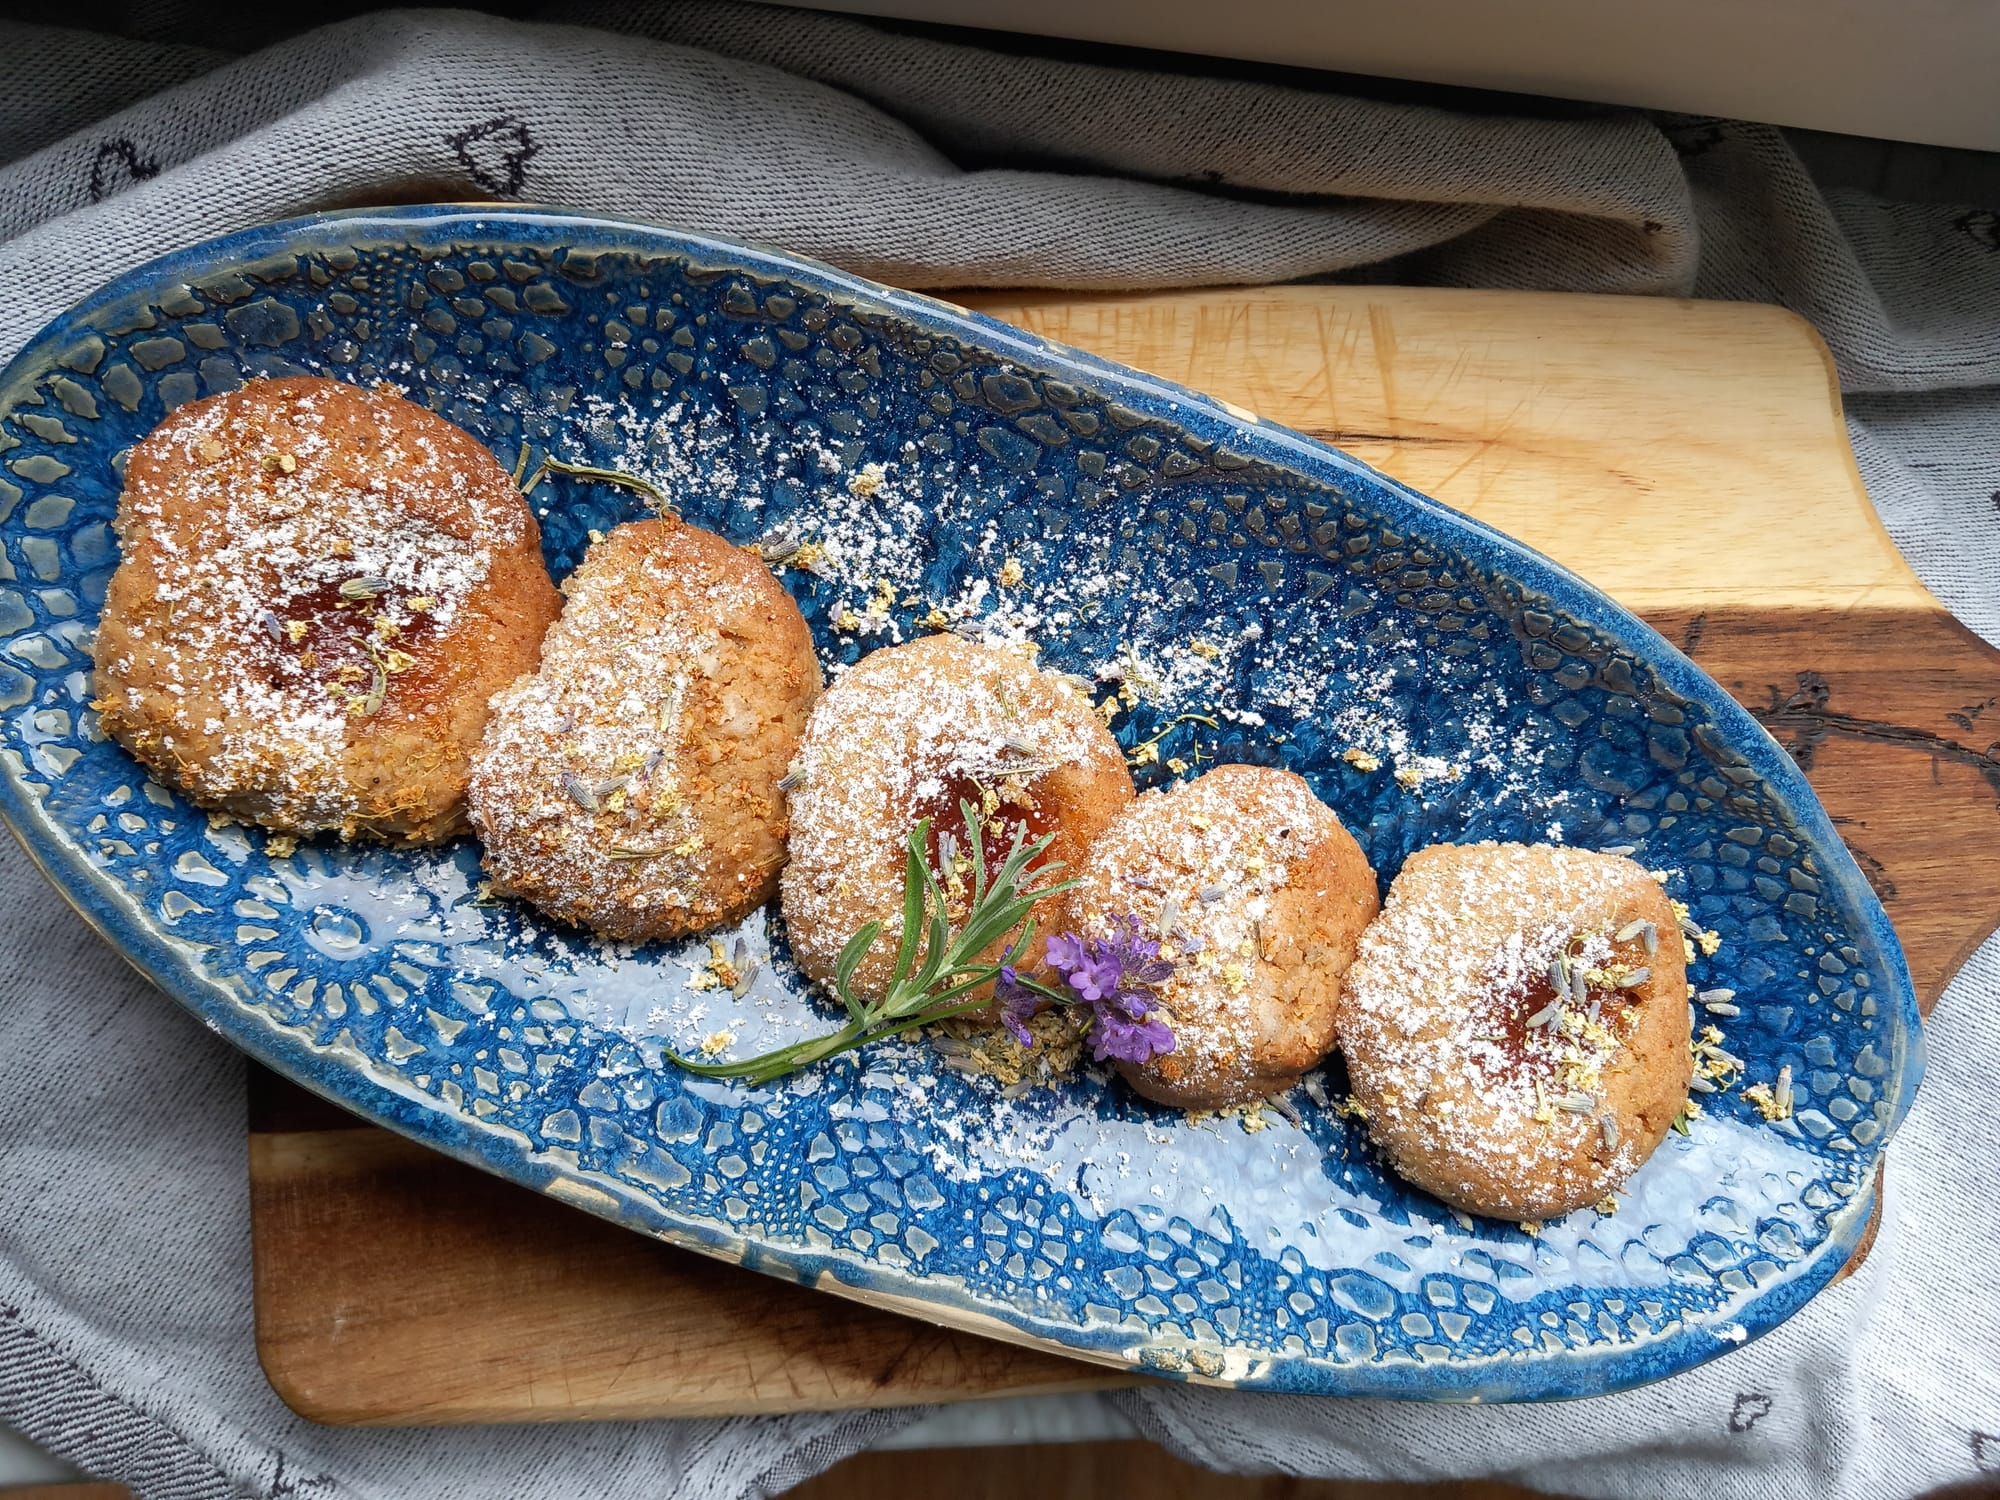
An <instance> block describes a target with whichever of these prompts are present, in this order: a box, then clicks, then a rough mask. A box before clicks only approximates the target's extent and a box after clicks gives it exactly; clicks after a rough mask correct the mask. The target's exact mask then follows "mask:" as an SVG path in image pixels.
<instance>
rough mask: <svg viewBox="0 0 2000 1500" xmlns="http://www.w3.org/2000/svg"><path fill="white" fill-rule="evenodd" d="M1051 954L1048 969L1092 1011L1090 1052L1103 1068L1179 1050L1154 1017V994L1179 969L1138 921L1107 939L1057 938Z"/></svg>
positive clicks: (1119, 925) (1127, 921) (1119, 926)
mask: <svg viewBox="0 0 2000 1500" xmlns="http://www.w3.org/2000/svg"><path fill="white" fill-rule="evenodd" d="M1046 952H1047V957H1048V963H1049V967H1050V968H1052V969H1054V970H1055V971H1056V972H1057V973H1058V974H1060V975H1061V976H1062V980H1063V983H1064V984H1065V985H1067V986H1068V987H1069V989H1070V991H1071V992H1072V993H1073V994H1075V995H1076V997H1077V999H1078V1000H1079V1001H1080V1002H1081V1003H1082V1004H1083V1005H1084V1006H1085V1007H1086V1008H1087V1009H1088V1010H1089V1011H1090V1041H1091V1051H1092V1053H1093V1055H1094V1056H1095V1057H1096V1058H1097V1060H1098V1061H1099V1062H1103V1061H1105V1060H1106V1059H1107V1058H1120V1059H1122V1060H1124V1061H1126V1062H1145V1061H1146V1060H1147V1059H1148V1058H1150V1057H1154V1056H1156V1055H1158V1054H1160V1053H1163V1052H1171V1051H1173V1050H1174V1034H1173V1032H1172V1031H1171V1030H1170V1029H1168V1027H1167V1025H1166V1023H1165V1022H1164V1021H1161V1020H1158V1019H1156V1018H1154V1017H1153V1011H1154V1009H1155V1008H1156V1006H1157V1005H1158V1003H1159V1002H1158V1000H1157V998H1156V997H1155V996H1154V995H1153V994H1151V993H1150V991H1151V990H1152V988H1153V986H1155V985H1157V984H1160V983H1162V982H1163V981H1165V980H1166V979H1167V978H1168V977H1169V976H1170V975H1171V974H1172V973H1173V972H1174V966H1173V964H1172V963H1171V962H1169V961H1168V960H1166V959H1163V958H1161V957H1160V945H1159V942H1158V940H1157V939H1154V938H1149V937H1147V936H1146V935H1145V928H1144V927H1143V926H1141V924H1140V922H1139V919H1138V917H1136V916H1132V915H1127V916H1126V917H1125V918H1124V919H1123V921H1121V922H1114V923H1113V924H1112V927H1111V931H1110V934H1109V936H1107V937H1102V938H1086V937H1083V936H1082V935H1081V934H1078V933H1073V932H1064V933H1057V934H1056V935H1055V936H1053V937H1051V938H1050V939H1049V941H1048V947H1047V950H1046ZM1010 1029H1011V1028H1010Z"/></svg>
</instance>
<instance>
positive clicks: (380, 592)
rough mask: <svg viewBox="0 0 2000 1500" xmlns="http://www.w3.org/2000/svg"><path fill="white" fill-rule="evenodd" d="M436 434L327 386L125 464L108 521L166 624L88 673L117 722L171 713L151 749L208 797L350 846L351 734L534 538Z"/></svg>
mask: <svg viewBox="0 0 2000 1500" xmlns="http://www.w3.org/2000/svg"><path fill="white" fill-rule="evenodd" d="M442 425H443V424H442V423H440V422H439V421H438V419H437V418H435V417H433V416H432V415H431V414H430V413H429V412H426V411H424V410H423V409H422V408H419V407H414V406H410V405H408V404H406V403H402V402H398V401H394V400H392V399H388V398H385V397H380V396H376V395H372V394H369V393H365V392H362V391H359V390H356V389H355V388H353V387H349V386H343V385H337V384H334V383H332V382H282V383H268V384H262V385H252V386H251V387H247V388H245V389H244V390H242V391H239V392H236V393H232V394H230V395H226V396H222V397H219V398H216V399H214V400H211V401H205V402H201V403H198V404H197V405H195V406H192V407H188V408H183V410H182V411H181V412H179V413H178V414H176V415H175V416H174V417H171V418H169V420H168V421H167V422H166V423H165V424H163V425H162V427H161V428H160V429H158V430H157V431H156V432H155V433H154V434H153V435H152V436H151V437H150V438H148V439H147V440H146V442H145V443H144V444H142V445H141V448H140V450H139V451H138V452H136V453H135V454H134V456H133V459H132V462H131V464H130V466H129V469H128V473H129V475H130V483H129V484H128V487H127V490H126V493H125V495H124V497H123V499H122V501H121V505H120V511H119V520H118V529H119V534H120V538H121V541H122V543H123V545H124V551H125V555H126V559H127V561H126V566H128V567H135V568H141V569H145V570H148V571H149V573H150V582H151V585H152V587H151V594H152V597H153V599H154V600H156V601H157V603H158V605H159V607H160V614H161V615H162V616H163V617H164V622H165V623H164V624H163V625H162V626H160V627H156V628H157V632H158V633H157V635H153V634H149V632H148V630H147V628H146V626H145V625H144V624H141V623H138V622H136V621H135V622H134V624H133V628H132V631H131V643H132V648H133V649H132V650H131V651H129V652H127V653H126V654H125V655H123V656H121V657H120V658H119V659H117V660H112V661H107V662H101V663H100V692H101V693H102V694H103V695H104V697H105V698H106V699H107V701H108V702H109V703H110V704H111V705H112V710H113V717H114V719H115V718H116V714H117V711H118V710H119V709H124V710H126V711H127V712H130V713H133V714H135V715H136V714H137V713H138V711H139V710H140V708H141V707H142V704H143V703H144V702H145V700H146V699H147V697H148V696H149V694H159V695H164V697H165V698H166V699H167V700H169V701H171V702H172V703H174V704H175V705H176V709H177V712H176V719H177V721H178V726H179V727H178V728H177V729H169V730H168V731H167V732H166V733H165V734H164V735H163V737H162V743H161V749H162V751H163V752H164V753H165V754H166V755H168V756H169V757H172V758H174V759H177V760H178V759H180V758H181V756H182V755H183V754H184V753H185V754H189V755H199V757H200V759H201V763H202V764H201V774H202V780H203V786H204V788H205V790H207V791H208V792H210V793H212V794H217V795H224V796H227V795H231V794H235V793H254V794H260V795H262V796H264V797H265V798H267V799H268V806H269V808H270V816H271V820H272V821H273V822H274V823H276V824H278V825H279V826H286V827H292V828H296V829H300V830H314V829H321V828H336V829H345V828H346V826H347V825H348V823H349V822H350V820H351V819H352V818H353V816H354V814H355V812H356V804H355V801H354V799H353V797H352V795H351V794H350V792H349V790H348V788H347V786H346V783H345V781H344V779H343V776H342V771H341V762H342V755H343V752H344V750H345V749H346V746H347V742H348V739H349V734H350V731H351V729H352V728H353V726H354V725H355V724H356V723H357V721H359V720H361V719H364V718H366V717H368V716H370V715H372V714H373V713H375V712H378V711H380V710H381V709H382V708H383V705H384V703H385V701H386V702H387V703H388V704H389V705H390V709H391V711H393V709H394V702H395V696H396V694H395V689H396V682H395V679H396V678H397V677H399V676H400V675H401V674H402V673H404V672H406V671H410V670H412V669H415V668H417V667H420V666H421V665H423V663H424V661H425V660H426V658H427V656H428V655H430V654H431V653H433V652H434V651H435V650H437V649H441V648H438V647H437V646H435V644H434V643H436V642H438V641H439V639H440V638H441V637H442V636H443V635H445V634H446V633H447V632H449V631H450V629H451V628H452V626H453V625H454V623H456V622H457V621H458V619H459V616H460V613H461V611H462V610H463V609H464V607H465V605H466V601H467V600H468V599H469V598H470V597H471V596H472V594H473V593H474V591H475V590H477V589H478V588H479V587H480V585H481V584H482V583H484V581H485V580H486V578H487V575H488V572H489V569H490V566H491V561H492V555H493V551H494V549H495V548H502V547H513V546H519V545H520V544H521V543H522V542H523V541H524V539H525V537H526V535H527V512H526V509H525V507H524V506H522V505H521V504H520V503H519V500H518V497H517V496H515V495H514V493H513V491H512V490H511V488H510V487H508V486H506V484H505V480H504V476H502V475H500V474H499V471H498V469H497V467H495V466H492V465H491V461H490V459H485V456H484V455H483V454H481V453H479V452H478V450H477V449H476V447H475V446H474V445H472V444H471V443H470V442H469V441H466V442H463V443H459V442H454V441H452V439H454V438H456V437H457V436H458V435H457V434H450V435H448V436H447V435H446V434H445V433H441V432H439V431H438V430H437V429H438V428H441V427H442ZM468 455H474V456H476V457H477V458H478V459H484V460H485V465H486V467H487V468H489V469H490V472H480V467H479V465H478V464H476V463H469V462H468V461H467V458H468ZM163 470H164V472H163ZM141 654H143V655H144V657H145V659H146V660H145V670H146V671H147V673H148V674H149V680H148V681H147V682H146V683H145V684H144V685H143V686H142V685H140V684H138V683H135V681H134V680H133V678H134V675H135V673H137V672H138V671H139V669H140V663H139V661H138V659H137V658H138V656H139V655H141ZM155 679H156V680H155ZM197 740H199V742H200V743H199V748H197V745H196V741H197Z"/></svg>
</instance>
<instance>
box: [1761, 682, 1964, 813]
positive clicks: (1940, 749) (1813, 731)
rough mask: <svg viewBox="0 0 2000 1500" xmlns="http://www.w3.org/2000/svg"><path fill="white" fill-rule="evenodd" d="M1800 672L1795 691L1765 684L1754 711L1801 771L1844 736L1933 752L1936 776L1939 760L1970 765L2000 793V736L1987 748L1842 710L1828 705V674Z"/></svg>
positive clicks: (1930, 753) (1829, 697) (1829, 692)
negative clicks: (1763, 698)
mask: <svg viewBox="0 0 2000 1500" xmlns="http://www.w3.org/2000/svg"><path fill="white" fill-rule="evenodd" d="M1796 675H1797V680H1798V690H1797V691H1796V692H1793V693H1791V694H1789V695H1783V694H1780V692H1779V690H1778V689H1777V687H1776V686H1774V685H1768V684H1767V685H1766V688H1765V691H1766V692H1768V693H1769V694H1770V697H1771V702H1770V706H1769V707H1768V708H1753V709H1751V710H1750V712H1751V713H1752V714H1753V715H1754V716H1755V717H1756V719H1757V721H1758V722H1759V723H1760V724H1762V725H1763V726H1764V727H1765V728H1766V729H1768V730H1770V731H1771V733H1772V734H1773V735H1775V736H1777V737H1779V739H1780V740H1781V741H1782V742H1783V743H1784V745H1785V749H1786V750H1787V751H1788V752H1790V754H1791V757H1792V759H1793V760H1795V761H1797V762H1798V763H1799V769H1800V770H1802V771H1810V770H1811V769H1812V764H1813V759H1814V757H1815V756H1816V755H1817V754H1818V751H1819V747H1820V746H1821V745H1822V744H1824V743H1825V742H1826V741H1827V739H1828V738H1830V737H1832V736H1834V735H1840V736H1844V737H1846V738H1848V739H1857V740H1864V741H1867V742H1869V743H1871V744H1877V745H1890V746H1896V747H1900V748H1903V749H1909V750H1918V751H1921V752H1923V753H1924V754H1925V755H1928V756H1930V757H1931V764H1932V775H1933V777H1935V776H1936V773H1937V763H1938V762H1939V761H1947V760H1948V761H1953V762H1956V763H1957V764H1959V765H1963V766H1970V767H1972V769H1973V770H1975V771H1977V772H1978V773H1979V775H1980V776H1981V777H1982V778H1983V779H1984V780H1985V782H1986V784H1987V785H1988V786H1990V787H1992V788H1993V791H1994V795H1995V796H1996V797H2000V741H1996V742H1995V743H1993V744H1991V745H1988V746H1987V747H1986V748H1985V749H1984V750H1975V749H1973V748H1972V747H1971V746H1969V745H1961V744H1959V743H1958V742H1957V741H1955V740H1948V739H1946V738H1945V737H1944V736H1943V735H1940V734H1934V733H1932V732H1931V731H1930V730H1928V729H1915V728H1911V727H1910V726H1908V725H1905V724H1891V723H1887V722H1886V721H1884V720H1881V719H1864V718H1861V717H1860V716H1858V715H1855V714H1844V713H1839V712H1837V711H1836V710H1834V709H1832V708H1830V707H1829V706H1828V704H1829V702H1830V701H1831V699H1832V696H1833V690H1832V689H1831V688H1830V687H1829V686H1828V685H1827V681H1826V678H1825V677H1823V676H1822V675H1820V674H1819V673H1818V672H1800V673H1798V674H1796Z"/></svg>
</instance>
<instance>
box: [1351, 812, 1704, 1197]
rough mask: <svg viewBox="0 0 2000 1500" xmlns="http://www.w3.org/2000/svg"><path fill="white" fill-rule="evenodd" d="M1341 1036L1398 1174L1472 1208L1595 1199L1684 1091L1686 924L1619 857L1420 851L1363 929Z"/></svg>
mask: <svg viewBox="0 0 2000 1500" xmlns="http://www.w3.org/2000/svg"><path fill="white" fill-rule="evenodd" d="M1558 989H1560V991H1561V993H1560V994H1559V993H1558ZM1339 1026H1340V1044H1341V1049H1342V1051H1343V1052H1344V1053H1345V1054H1346V1058H1347V1069H1348V1076H1349V1079H1350V1082H1351V1084H1352V1087H1353V1093H1354V1100H1355V1102H1356V1103H1357V1104H1359V1105H1360V1106H1361V1108H1362V1109H1363V1111H1365V1113H1366V1116H1367V1121H1368V1129H1369V1132H1370V1133H1371V1134H1372V1135H1373V1136H1374V1138H1375V1140H1376V1141H1377V1142H1378V1143H1379V1144H1380V1145H1381V1147H1382V1148H1383V1150H1384V1151H1385V1152H1386V1153H1387V1154H1388V1156H1389V1160H1390V1161H1391V1163H1392V1164H1393V1165H1394V1166H1395V1168H1396V1170H1397V1171H1399V1172H1401V1173H1402V1174H1403V1175H1404V1176H1405V1177H1408V1178H1409V1179H1410V1180H1411V1181H1413V1182H1415V1183H1417V1184H1418V1185H1419V1186H1421V1187H1424V1188H1426V1189H1428V1190H1429V1191H1431V1192H1432V1193H1435V1194H1436V1195H1437V1196H1438V1197H1440V1198H1442V1199H1443V1200H1444V1201H1445V1202H1446V1203H1449V1204H1451V1205H1452V1206H1453V1207H1455V1208H1460V1209H1464V1210H1467V1211H1469V1212H1472V1213H1480V1214H1490V1215H1493V1216H1495V1217H1498V1218H1507V1219H1546V1218H1550V1217H1553V1216H1554V1215H1556V1214H1561V1213H1567V1212H1568V1211H1569V1210H1571V1209H1574V1208H1580V1207H1582V1206H1583V1205H1584V1204H1587V1203H1595V1202H1597V1201H1598V1200H1600V1199H1601V1198H1603V1197H1604V1195H1605V1194H1606V1193H1608V1192H1610V1191H1611V1190H1612V1189H1613V1188H1615V1187H1617V1186H1618V1185H1619V1184H1620V1183H1622V1182H1623V1181H1624V1180H1625V1179H1626V1178H1627V1177H1629V1176H1630V1175H1631V1174H1632V1173H1633V1171H1634V1170H1636V1169H1637V1167H1638V1166H1639V1164H1640V1163H1641V1162H1643V1161H1644V1160H1645V1159H1646V1157H1647V1156H1648V1155H1650V1154H1651V1152H1652V1150H1653V1148H1654V1147H1655V1146H1657V1145H1659V1143H1660V1140H1661V1138H1662V1137H1663V1136H1664V1135H1665V1134H1666V1132H1667V1129H1668V1127H1669V1126H1671V1125H1672V1123H1673V1121H1674V1117H1675V1115H1676V1114H1677V1113H1678V1112H1679V1110H1680V1108H1681V1106H1682V1104H1683V1103H1684V1102H1685V1101H1686V1099H1687V1091H1688V1077H1689V1074H1690V1072H1691V1061H1690V1057H1689V1052H1688V1003H1687V980H1686V960H1685V952H1684V948H1683V943H1682V938H1681V933H1680V929H1679V926H1678V924H1677V922H1676V919H1675V916H1674V911H1673V906H1672V903H1671V902H1669V900H1668V899H1667V896H1666V894H1665V893H1664V892H1663V891H1662V890H1661V889H1660V886H1659V883H1658V882H1657V881H1655V880H1654V879H1653V878H1652V877H1651V876H1650V875H1648V874H1647V873H1646V871H1644V870H1643V869H1641V868H1640V867H1639V866H1638V865H1636V864H1634V863H1633V862H1632V861H1631V860H1629V859H1623V858H1620V857H1617V856H1614V855H1608V854H1597V853H1593V852H1591V851H1588V850H1582V849H1562V848H1551V847H1548V846H1545V845H1534V844H1471V845H1437V846H1434V847H1432V848H1429V849H1421V850H1419V851H1417V852H1416V853H1415V854H1412V855H1411V856H1410V857H1409V859H1408V860H1407V861H1406V862H1405V863H1404V865H1403V869H1402V872H1401V873H1400V874H1399V875H1398V876H1397V877H1396V880H1395V883H1394V884H1393V885H1391V886H1390V888H1389V898H1388V900H1387V902H1386V903H1385V904H1384V905H1383V908H1382V915H1381V916H1380V918H1378V919H1377V920H1376V922H1375V923H1374V925H1372V926H1371V927H1370V928H1369V929H1368V931H1367V932H1366V933H1365V934H1364V935H1363V936H1362V939H1361V952H1360V956H1359V957H1357V958H1356V959H1355V962H1354V967H1353V968H1352V969H1351V970H1349V971H1348V976H1347V990H1346V994H1345V995H1344V997H1343V998H1342V1001H1341V1005H1340V1012H1339Z"/></svg>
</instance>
